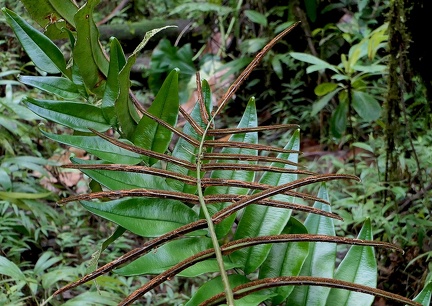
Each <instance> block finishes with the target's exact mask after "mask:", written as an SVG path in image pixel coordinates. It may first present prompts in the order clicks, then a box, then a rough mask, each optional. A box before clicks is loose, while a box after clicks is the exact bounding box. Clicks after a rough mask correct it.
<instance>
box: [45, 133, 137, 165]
mask: <svg viewBox="0 0 432 306" xmlns="http://www.w3.org/2000/svg"><path fill="white" fill-rule="evenodd" d="M41 132H42V133H43V134H44V135H45V136H46V137H48V138H50V139H53V140H55V141H57V142H60V143H63V144H66V145H69V146H73V147H76V148H80V149H83V150H85V151H86V152H88V153H90V154H93V155H94V156H97V157H99V158H100V159H102V160H104V161H106V162H110V163H115V164H127V165H136V164H138V163H140V162H141V160H142V157H141V155H139V154H137V153H134V152H131V151H128V150H125V149H122V148H120V147H118V146H116V145H114V144H112V143H110V142H108V141H106V140H105V139H102V138H101V137H98V136H75V135H67V134H62V135H56V134H51V133H48V132H45V131H43V130H41Z"/></svg>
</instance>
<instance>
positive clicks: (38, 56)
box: [2, 8, 69, 75]
mask: <svg viewBox="0 0 432 306" xmlns="http://www.w3.org/2000/svg"><path fill="white" fill-rule="evenodd" d="M2 11H3V14H4V15H5V17H6V22H7V23H8V24H9V26H10V27H11V28H12V30H13V31H14V33H15V35H16V36H17V38H18V40H19V41H20V43H21V45H22V46H23V48H24V50H25V51H26V53H27V54H28V56H29V57H30V59H31V60H32V61H33V63H34V64H35V65H36V66H37V67H38V68H39V69H41V70H43V71H45V72H48V73H54V74H55V73H60V72H62V73H63V74H65V75H68V74H69V73H68V71H67V69H66V61H65V59H64V57H63V54H62V53H61V51H60V49H59V48H58V47H57V46H56V45H55V44H54V43H53V42H52V41H51V40H50V39H49V38H48V37H46V36H45V35H43V34H42V33H40V32H39V31H37V30H36V29H34V28H33V27H32V26H31V25H29V24H28V23H27V22H26V21H24V19H22V18H21V17H19V16H18V15H17V14H15V13H14V12H12V11H11V10H8V9H7V8H2Z"/></svg>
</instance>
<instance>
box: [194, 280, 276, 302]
mask: <svg viewBox="0 0 432 306" xmlns="http://www.w3.org/2000/svg"><path fill="white" fill-rule="evenodd" d="M228 280H229V283H230V285H231V288H234V287H236V286H240V285H243V284H247V283H248V282H249V279H248V278H247V277H245V276H243V275H239V274H231V275H228ZM223 291H224V288H223V285H222V280H221V277H220V276H217V277H216V278H213V279H212V280H210V281H208V282H206V283H205V284H203V285H202V286H201V287H200V288H199V289H198V290H197V292H196V293H195V294H194V296H193V297H192V298H191V299H190V300H189V301H188V302H187V303H186V304H185V306H196V305H199V304H200V303H202V302H204V301H205V300H207V299H209V298H211V297H213V296H215V295H216V294H219V293H221V292H223ZM271 296H272V295H271V294H268V293H267V294H266V292H263V291H258V292H255V293H252V294H250V295H247V296H245V297H244V298H241V299H239V300H236V301H235V305H236V306H254V305H260V303H261V302H263V301H265V300H267V299H268V298H270V297H271Z"/></svg>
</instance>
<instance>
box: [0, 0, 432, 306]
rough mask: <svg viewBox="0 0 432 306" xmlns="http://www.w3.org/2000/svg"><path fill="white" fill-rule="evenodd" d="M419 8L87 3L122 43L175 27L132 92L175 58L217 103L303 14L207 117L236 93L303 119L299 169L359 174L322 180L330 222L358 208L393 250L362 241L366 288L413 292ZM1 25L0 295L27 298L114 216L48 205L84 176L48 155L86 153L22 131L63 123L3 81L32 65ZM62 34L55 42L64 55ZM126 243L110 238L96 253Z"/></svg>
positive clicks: (420, 199) (350, 228)
mask: <svg viewBox="0 0 432 306" xmlns="http://www.w3.org/2000/svg"><path fill="white" fill-rule="evenodd" d="M1 6H2V7H3V6H6V7H8V8H11V9H13V10H14V11H15V12H18V13H19V14H20V15H21V16H23V17H24V18H25V19H27V20H30V18H26V16H28V15H27V14H29V15H31V14H32V12H31V11H30V10H29V12H27V11H25V10H24V8H23V6H22V4H21V3H18V4H17V3H16V2H15V1H2V3H1ZM429 8H430V4H428V3H427V2H426V1H423V2H422V1H413V2H410V1H397V0H395V1H342V0H340V1H307V0H306V1H289V2H288V3H286V1H264V2H263V1H239V0H238V1H225V2H223V3H222V2H218V1H208V2H205V1H203V2H199V3H196V2H189V1H180V0H179V1H165V0H158V1H151V2H149V1H140V0H135V1H118V2H112V1H102V2H101V4H100V5H99V7H98V10H97V13H96V16H95V18H96V20H97V21H99V23H100V29H101V39H102V40H103V41H104V43H105V44H107V43H108V38H109V37H110V36H116V37H118V38H119V39H120V40H121V44H122V45H123V46H124V47H125V50H126V52H128V51H129V52H132V50H133V48H134V47H135V46H136V45H137V42H139V41H140V40H141V38H142V32H139V31H137V29H141V30H143V31H144V32H145V31H146V30H148V29H151V28H154V27H159V26H161V25H169V24H177V25H179V28H178V29H176V30H173V31H172V32H169V33H167V34H166V35H167V36H166V38H165V39H163V37H161V36H157V37H156V39H154V40H152V41H153V42H156V43H157V45H150V46H148V47H147V48H146V49H147V50H148V51H146V52H144V53H143V55H142V57H140V58H138V60H137V63H136V64H135V66H134V67H133V70H132V71H133V74H132V78H133V84H134V87H133V89H134V92H135V94H136V95H137V97H139V98H140V99H141V100H144V101H149V102H150V101H151V100H152V98H153V97H154V95H155V94H156V93H157V91H158V90H159V88H160V87H161V85H162V82H163V80H164V79H165V77H166V76H167V75H168V73H169V72H170V71H171V70H172V69H173V68H176V67H179V68H180V75H179V88H180V89H181V95H180V99H181V101H182V103H183V105H185V107H188V106H189V107H191V105H192V103H194V102H195V98H191V96H192V95H193V90H194V87H195V81H194V75H195V71H200V72H201V74H202V77H203V78H206V79H208V80H209V83H210V87H211V89H212V91H213V92H214V95H215V96H216V98H215V101H218V100H219V99H217V97H220V96H221V95H222V94H223V92H224V90H225V89H226V88H227V84H229V83H230V82H232V80H233V78H234V76H236V75H237V74H238V73H239V72H240V71H241V70H242V69H243V68H244V67H246V65H247V64H249V63H250V61H251V60H252V59H253V57H254V56H255V54H256V52H258V51H259V50H260V49H261V48H262V47H263V46H264V45H265V44H266V43H267V42H268V41H270V40H271V39H272V38H273V37H274V36H275V35H276V34H278V33H279V32H281V31H282V30H283V29H284V28H286V27H287V26H289V25H291V24H293V23H294V22H295V21H297V20H300V21H302V24H301V27H299V28H297V29H296V30H295V32H294V33H293V34H292V35H291V36H290V37H289V38H288V39H285V40H284V41H283V42H281V43H279V44H278V45H277V46H276V47H275V48H273V49H272V51H270V52H269V54H268V55H267V56H266V57H265V58H264V60H263V62H262V64H261V65H260V66H259V67H258V68H257V69H256V70H255V71H254V72H253V74H252V75H251V76H250V77H249V79H248V80H247V82H246V84H245V85H244V86H243V87H242V88H241V89H240V91H238V92H237V94H236V97H235V99H234V101H232V102H231V103H230V104H229V106H228V108H227V109H226V110H225V111H224V113H223V115H222V120H221V121H220V122H218V124H219V125H220V126H221V127H227V126H228V127H231V126H232V125H233V124H234V123H235V122H238V121H239V118H240V116H241V114H242V110H243V109H244V107H245V105H246V104H247V101H248V100H249V97H250V96H255V97H256V101H257V109H258V116H259V118H258V121H259V123H260V125H268V124H275V123H297V124H299V125H300V126H301V127H302V140H301V141H302V144H301V149H302V151H305V154H304V155H303V157H302V159H301V162H302V163H304V165H305V166H306V167H307V168H308V169H310V170H313V171H316V172H320V173H329V172H336V173H344V174H355V175H358V176H359V177H360V178H361V179H362V183H361V184H353V183H347V182H337V183H334V184H335V185H334V186H332V185H330V186H329V189H331V190H333V191H334V192H332V193H331V194H330V197H331V200H332V203H333V205H332V209H333V211H334V212H336V213H338V214H340V215H341V216H342V217H343V218H344V222H340V223H337V224H336V226H337V231H338V234H340V235H341V236H353V237H355V236H357V234H358V232H359V231H360V227H361V224H362V223H363V222H364V220H365V219H366V218H370V219H371V222H372V228H373V229H375V231H374V233H373V234H374V238H375V239H377V240H381V241H386V242H393V243H396V244H398V245H400V246H401V247H402V248H403V249H404V250H405V254H400V253H394V252H391V251H388V250H378V251H377V259H378V271H379V282H378V287H379V288H382V289H385V290H389V291H392V292H398V293H403V295H405V296H407V297H411V298H412V297H414V296H415V295H416V294H418V293H419V292H420V290H421V289H422V288H423V286H424V285H425V284H426V283H427V282H428V281H430V280H431V279H432V274H431V272H430V271H431V269H432V263H430V257H431V256H432V249H431V247H432V241H431V236H432V220H431V206H432V204H431V200H430V199H431V190H432V185H431V169H432V165H431V163H432V156H431V155H432V154H431V153H430V147H431V145H432V134H431V128H430V127H431V119H432V118H431V116H432V115H431V110H430V101H431V96H432V93H431V87H432V85H431V84H432V82H431V80H432V78H431V77H430V72H428V71H425V69H424V67H425V66H427V65H428V63H430V59H429V58H427V55H426V54H424V53H423V52H424V50H426V48H424V47H423V46H422V45H421V44H422V43H423V41H424V39H422V38H421V37H420V38H419V33H420V32H421V30H419V28H421V27H420V25H419V23H420V21H423V20H426V21H427V18H421V17H419V16H422V15H421V14H424V12H427V11H428V9H429ZM429 11H430V10H429ZM29 17H30V16H29ZM2 18H4V17H2ZM405 19H406V20H407V22H405V23H400V20H405ZM413 20H416V22H413ZM51 21H52V20H50V18H47V19H46V20H45V21H42V22H46V24H48V23H49V22H51ZM39 22H41V21H39ZM34 25H35V26H38V25H37V24H36V23H35V24H34ZM42 27H43V26H42ZM131 29H135V30H131ZM0 30H1V31H2V33H3V34H4V35H3V36H4V39H3V40H1V41H0V48H2V53H1V57H0V61H1V67H2V68H1V69H2V70H1V72H0V85H1V89H0V92H1V98H0V109H1V114H0V142H1V147H0V152H1V157H0V200H1V206H0V244H1V254H0V255H1V256H2V257H0V274H2V275H3V276H2V278H1V279H0V281H1V282H2V285H3V286H1V288H2V289H0V304H1V305H19V304H22V305H33V304H38V303H39V302H38V301H41V300H42V299H46V298H47V297H48V296H49V295H51V294H52V293H53V291H55V289H57V288H56V287H55V286H56V285H57V283H58V282H59V281H65V282H69V281H72V280H74V279H75V278H76V277H78V276H80V275H82V274H84V273H85V270H86V262H88V261H89V260H90V259H91V256H92V254H93V253H94V252H95V251H97V249H98V246H100V245H101V244H102V242H103V240H104V239H106V237H107V236H108V235H109V233H111V232H112V231H113V228H114V227H113V225H112V224H111V223H107V222H106V221H104V220H103V219H100V218H98V217H95V216H90V215H89V214H88V213H87V212H86V211H84V210H83V209H82V208H81V206H79V205H78V204H75V203H69V204H65V206H62V207H60V206H57V205H56V204H55V202H56V201H57V200H58V199H60V198H63V197H65V196H66V195H71V194H75V193H82V192H83V191H85V190H86V186H87V182H86V178H84V177H82V176H81V175H80V174H79V172H75V171H74V170H65V169H61V170H59V168H56V167H55V166H57V165H60V164H64V163H66V162H67V161H68V159H69V157H70V156H71V154H72V155H74V156H78V157H84V158H85V152H81V151H79V150H77V151H72V150H71V149H69V148H67V147H66V146H64V147H63V146H58V145H57V144H54V143H52V142H50V141H49V140H47V139H46V138H45V137H44V136H43V135H41V133H40V132H39V129H36V128H35V126H37V125H38V124H44V129H48V130H50V131H52V132H62V133H63V132H64V133H67V132H68V131H67V130H65V128H64V127H60V126H57V125H54V124H52V123H48V122H46V121H44V120H43V119H41V118H40V117H38V116H36V115H34V114H33V113H32V112H30V111H28V110H27V108H25V107H23V105H22V104H21V99H22V98H23V96H24V94H25V95H27V96H30V97H33V98H44V99H45V98H47V96H46V95H45V94H42V93H41V92H40V91H39V90H37V89H29V87H26V86H25V85H22V84H21V83H19V82H17V76H18V75H19V74H25V75H36V74H37V73H38V69H37V68H36V67H35V66H34V65H33V64H32V63H31V62H30V61H29V59H28V58H27V57H26V55H25V53H24V52H23V51H22V50H21V47H20V45H19V44H18V42H17V41H16V40H15V38H14V37H13V35H12V33H11V31H10V29H9V28H8V27H7V26H6V24H5V22H4V19H3V20H2V22H1V25H0ZM62 39H64V38H61V37H59V40H58V44H59V45H60V46H61V48H63V49H64V51H66V52H67V51H68V50H67V48H68V47H67V44H65V45H63V44H62V42H63V40H62ZM430 66H431V65H430ZM430 66H429V67H430ZM218 95H219V96H218ZM287 138H288V135H287V134H284V133H282V132H281V133H265V132H263V133H262V138H261V139H262V140H263V141H265V142H266V143H268V144H278V145H280V146H283V145H285V144H286V143H287ZM134 239H135V238H134ZM140 242H141V241H135V240H132V237H127V236H126V237H122V238H120V240H118V241H116V243H115V244H113V245H111V246H110V247H109V248H110V249H109V252H104V253H103V256H102V258H101V262H102V263H103V262H109V261H110V260H112V259H114V258H115V257H117V256H119V255H120V254H122V253H124V252H125V250H129V249H130V247H131V245H138V244H139V243H140ZM341 252H343V249H342V250H341ZM12 279H13V281H12ZM16 280H19V281H16ZM144 281H145V278H142V279H139V278H138V279H137V278H126V277H120V278H118V277H116V278H113V277H110V276H105V278H104V279H103V280H102V281H100V282H99V283H100V284H101V288H103V290H104V291H103V292H102V295H103V296H104V297H106V301H103V300H101V298H100V296H99V295H98V294H97V293H92V292H85V289H82V290H83V292H84V294H83V295H80V296H77V297H75V299H72V300H70V302H68V303H69V304H73V303H74V300H75V303H76V304H77V305H81V304H79V303H82V300H81V301H80V299H85V301H87V302H88V301H90V300H91V299H96V300H98V301H99V302H100V303H106V304H109V303H113V301H114V303H115V302H116V301H117V300H118V295H124V293H125V292H129V291H130V289H131V288H132V289H133V288H134V286H135V287H136V286H138V284H140V283H142V282H144ZM194 282H197V283H199V282H200V279H197V280H195V281H194ZM194 282H191V281H190V280H188V281H184V280H183V279H176V280H175V281H173V282H170V283H167V284H165V285H163V286H161V287H160V288H159V289H158V290H159V291H158V292H155V293H154V294H158V298H157V300H156V299H154V297H153V296H152V295H147V296H146V297H145V298H146V299H147V301H148V304H149V305H158V304H159V305H166V304H173V305H178V304H180V303H182V302H183V301H184V300H186V299H187V298H188V297H190V296H191V295H192V293H193V292H194V291H195V290H196V289H195V288H196V284H195V283H194ZM66 298H68V297H66ZM69 298H70V297H69ZM382 303H383V301H381V300H378V299H377V300H376V301H375V304H376V305H382Z"/></svg>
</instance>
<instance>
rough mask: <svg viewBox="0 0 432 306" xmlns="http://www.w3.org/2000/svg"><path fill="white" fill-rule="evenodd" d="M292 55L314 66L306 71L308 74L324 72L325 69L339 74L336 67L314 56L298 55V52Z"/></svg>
mask: <svg viewBox="0 0 432 306" xmlns="http://www.w3.org/2000/svg"><path fill="white" fill-rule="evenodd" d="M290 55H291V56H292V57H293V58H295V59H296V60H299V61H302V62H306V63H309V64H312V66H309V67H308V68H307V69H306V72H307V73H311V72H314V71H318V70H324V69H330V70H332V71H334V72H336V73H339V71H338V69H337V67H336V66H333V65H330V64H329V63H327V62H325V61H323V60H322V59H319V58H318V57H315V56H313V55H310V54H307V53H298V52H291V53H290Z"/></svg>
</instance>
